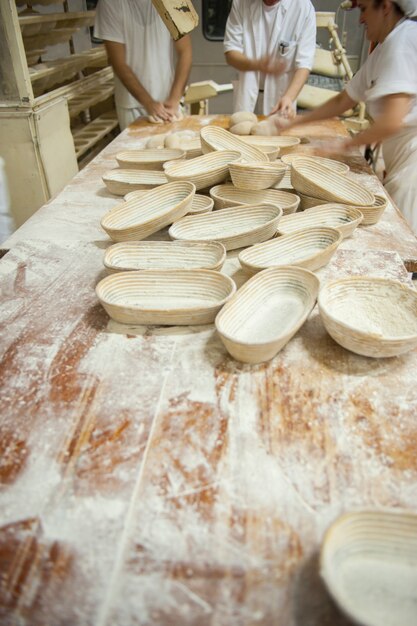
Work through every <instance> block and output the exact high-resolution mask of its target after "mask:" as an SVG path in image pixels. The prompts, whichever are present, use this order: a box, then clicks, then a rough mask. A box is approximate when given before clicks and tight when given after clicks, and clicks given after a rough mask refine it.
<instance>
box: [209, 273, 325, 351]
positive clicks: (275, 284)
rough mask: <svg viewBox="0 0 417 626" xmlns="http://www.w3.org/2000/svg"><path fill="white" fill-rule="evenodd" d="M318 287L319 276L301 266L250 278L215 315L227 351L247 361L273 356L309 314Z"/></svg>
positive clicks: (218, 330)
mask: <svg viewBox="0 0 417 626" xmlns="http://www.w3.org/2000/svg"><path fill="white" fill-rule="evenodd" d="M318 288H319V280H318V278H317V277H316V276H315V275H314V274H313V273H312V272H309V271H307V270H304V269H301V268H298V267H280V268H272V269H268V270H265V271H264V272H260V273H259V274H257V275H256V276H254V277H253V278H251V279H250V280H249V281H248V282H247V283H245V284H244V285H243V287H241V288H240V289H239V291H238V292H237V293H236V295H235V296H234V297H233V298H232V299H231V300H230V302H229V303H228V304H227V305H226V306H225V307H224V308H223V310H222V311H220V313H219V315H218V316H217V317H216V329H217V332H218V333H219V335H220V337H221V340H222V341H223V343H224V345H225V347H226V349H227V351H228V352H229V353H230V354H231V355H232V356H233V357H234V358H235V359H237V360H238V361H243V362H244V363H261V362H262V361H268V360H269V359H272V358H273V357H274V356H275V355H276V354H277V353H278V352H279V351H280V350H281V349H282V348H283V347H284V346H285V344H286V343H287V342H288V341H289V340H290V339H291V337H292V336H293V335H295V333H296V332H297V330H298V329H299V328H300V326H302V324H303V323H304V322H305V320H306V319H307V317H308V316H309V315H310V312H311V310H312V309H313V307H314V305H315V302H316V298H317V292H318Z"/></svg>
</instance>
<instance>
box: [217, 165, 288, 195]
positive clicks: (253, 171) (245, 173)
mask: <svg viewBox="0 0 417 626" xmlns="http://www.w3.org/2000/svg"><path fill="white" fill-rule="evenodd" d="M229 171H230V176H231V178H232V182H233V184H234V186H235V187H237V188H238V189H254V190H257V189H268V187H272V186H273V185H275V184H276V183H279V181H280V180H282V178H283V177H284V175H285V172H286V171H287V168H286V166H285V165H282V164H281V163H259V162H257V163H231V164H230V165H229Z"/></svg>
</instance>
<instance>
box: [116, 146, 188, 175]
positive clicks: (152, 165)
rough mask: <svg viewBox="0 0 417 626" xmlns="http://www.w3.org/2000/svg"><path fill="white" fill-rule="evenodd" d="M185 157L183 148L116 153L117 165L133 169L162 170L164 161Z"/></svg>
mask: <svg viewBox="0 0 417 626" xmlns="http://www.w3.org/2000/svg"><path fill="white" fill-rule="evenodd" d="M175 159H185V152H184V150H169V149H168V148H162V149H160V150H146V149H145V150H125V151H124V152H119V154H117V155H116V160H117V162H118V164H119V167H125V168H126V169H132V170H133V169H135V170H162V166H163V164H164V163H165V162H166V161H174V160H175Z"/></svg>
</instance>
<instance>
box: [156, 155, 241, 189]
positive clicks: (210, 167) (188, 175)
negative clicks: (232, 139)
mask: <svg viewBox="0 0 417 626" xmlns="http://www.w3.org/2000/svg"><path fill="white" fill-rule="evenodd" d="M240 158H241V157H240V152H236V151H232V150H221V151H218V152H211V153H210V154H203V156H200V157H196V158H195V159H189V160H186V161H170V162H169V163H166V164H165V167H164V170H165V175H166V177H167V178H168V180H170V181H189V182H192V183H193V184H194V185H195V186H196V189H197V190H199V189H206V188H207V187H211V185H217V184H218V183H221V182H222V181H224V180H226V179H227V178H228V177H229V164H230V163H233V162H234V161H238V160H239V159H240Z"/></svg>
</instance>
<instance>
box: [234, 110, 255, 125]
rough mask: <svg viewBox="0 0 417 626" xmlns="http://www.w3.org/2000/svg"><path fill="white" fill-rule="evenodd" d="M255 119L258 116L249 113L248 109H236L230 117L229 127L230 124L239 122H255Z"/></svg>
mask: <svg viewBox="0 0 417 626" xmlns="http://www.w3.org/2000/svg"><path fill="white" fill-rule="evenodd" d="M257 121H258V117H257V116H256V115H255V113H250V112H249V111H238V112H237V113H233V115H232V116H231V117H230V125H229V128H232V126H235V125H236V124H240V123H241V122H252V124H256V123H257Z"/></svg>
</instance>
